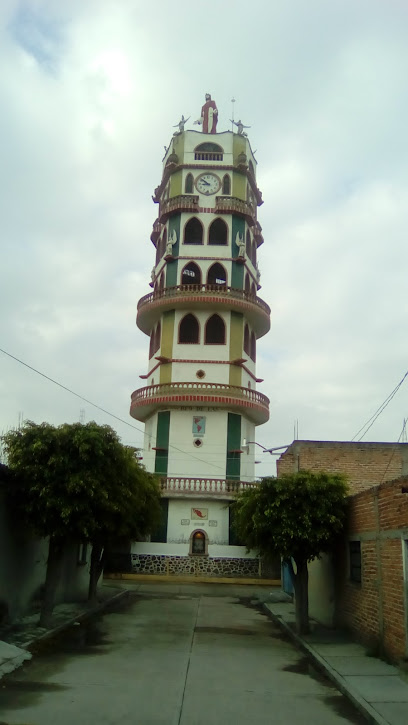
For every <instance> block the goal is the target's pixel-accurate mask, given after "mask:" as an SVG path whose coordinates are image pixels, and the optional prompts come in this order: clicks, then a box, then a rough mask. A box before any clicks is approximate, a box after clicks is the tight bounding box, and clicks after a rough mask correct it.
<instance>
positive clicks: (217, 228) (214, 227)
mask: <svg viewBox="0 0 408 725" xmlns="http://www.w3.org/2000/svg"><path fill="white" fill-rule="evenodd" d="M208 244H218V245H220V244H222V245H224V246H225V245H226V244H228V227H227V225H226V223H225V222H224V220H223V219H215V221H213V223H212V224H211V226H210V229H209V231H208Z"/></svg>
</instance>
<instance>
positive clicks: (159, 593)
mask: <svg viewBox="0 0 408 725" xmlns="http://www.w3.org/2000/svg"><path fill="white" fill-rule="evenodd" d="M131 588H132V590H133V591H132V593H131V596H130V597H129V598H128V599H127V600H122V601H121V602H120V603H118V604H117V605H116V608H115V609H113V610H112V611H108V612H106V613H105V614H104V615H103V616H102V617H99V618H97V619H96V620H92V619H91V620H89V621H88V623H87V624H86V623H83V624H77V625H73V626H72V627H71V628H70V629H69V630H67V631H66V632H65V633H64V635H60V637H59V639H56V640H52V639H51V640H48V641H45V642H44V641H43V642H42V644H40V646H39V647H38V648H37V650H34V651H33V658H32V660H31V661H30V662H25V663H24V664H23V665H22V666H21V667H20V668H19V669H18V670H16V671H15V672H14V673H12V674H11V675H8V676H6V677H5V678H3V680H2V683H1V684H2V687H1V688H0V712H1V719H2V721H5V722H7V723H8V725H17V724H18V723H30V725H55V723H56V722H57V723H58V725H68V724H69V725H72V723H75V725H91V724H92V725H93V724H94V723H95V722H97V723H98V725H113V724H115V725H122V723H123V725H125V724H126V725H128V723H133V722H134V723H137V724H138V725H204V724H205V725H221V723H222V725H249V724H250V725H270V724H271V723H273V724H274V725H288V723H313V725H345V723H347V722H348V723H354V725H362V723H363V722H365V720H363V718H362V715H361V714H360V713H359V712H357V711H356V710H355V709H354V707H353V706H352V705H351V704H350V703H349V701H348V700H347V699H346V698H345V697H344V696H343V695H341V694H340V693H339V692H338V690H337V689H336V688H335V687H334V686H333V685H332V684H331V683H330V681H328V680H327V679H326V678H325V677H323V676H322V675H321V674H319V673H318V672H317V671H316V670H315V669H314V668H313V667H312V666H311V665H310V663H309V661H308V659H307V658H305V656H304V655H303V654H302V653H301V652H299V650H298V649H297V648H296V647H295V646H294V645H293V644H292V643H291V642H290V641H289V639H288V637H287V636H286V635H282V633H281V631H280V629H279V627H278V626H277V625H276V624H274V622H273V621H271V620H270V619H269V618H268V617H267V616H266V615H265V614H264V613H262V611H261V609H262V607H261V606H260V605H259V600H262V599H264V600H265V599H268V597H269V590H265V589H262V590H261V589H259V588H257V587H247V586H245V587H241V586H228V585H226V586H223V585H200V584H191V585H190V584H186V585H175V584H148V585H139V586H137V585H136V586H134V587H131Z"/></svg>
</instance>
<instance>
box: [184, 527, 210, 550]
mask: <svg viewBox="0 0 408 725" xmlns="http://www.w3.org/2000/svg"><path fill="white" fill-rule="evenodd" d="M189 555H190V556H208V534H207V532H206V531H204V530H203V529H196V530H195V531H192V533H191V535H190V551H189Z"/></svg>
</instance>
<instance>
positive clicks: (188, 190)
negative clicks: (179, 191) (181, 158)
mask: <svg viewBox="0 0 408 725" xmlns="http://www.w3.org/2000/svg"><path fill="white" fill-rule="evenodd" d="M193 184H194V179H193V174H187V176H186V183H185V185H184V193H185V194H192V193H193Z"/></svg>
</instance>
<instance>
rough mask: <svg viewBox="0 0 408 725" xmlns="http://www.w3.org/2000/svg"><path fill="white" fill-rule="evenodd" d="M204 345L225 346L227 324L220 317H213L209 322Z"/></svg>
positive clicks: (206, 327)
mask: <svg viewBox="0 0 408 725" xmlns="http://www.w3.org/2000/svg"><path fill="white" fill-rule="evenodd" d="M204 343H205V344H206V345H224V344H225V322H224V320H223V319H222V317H220V316H219V315H211V317H210V318H209V319H208V320H207V324H206V326H205V335H204Z"/></svg>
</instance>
